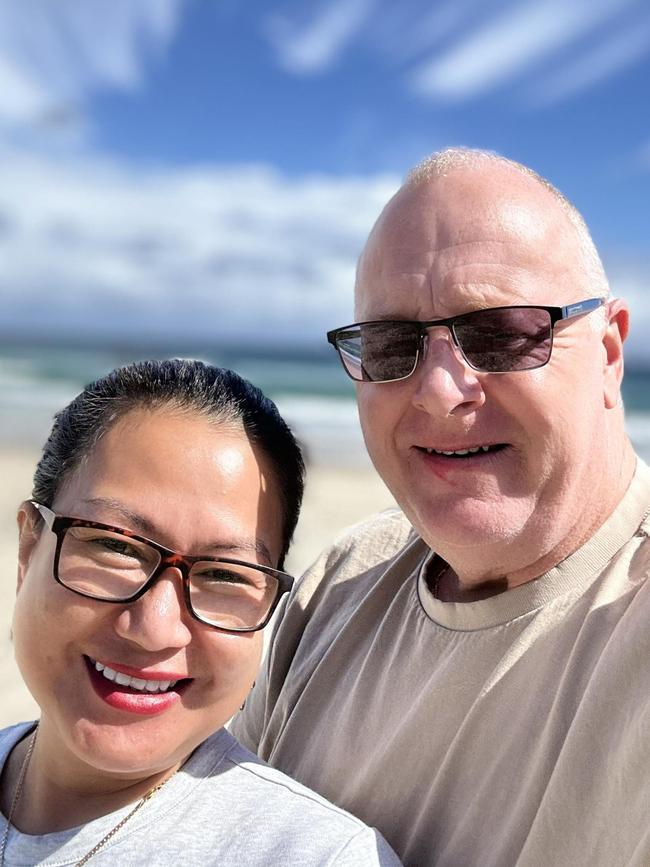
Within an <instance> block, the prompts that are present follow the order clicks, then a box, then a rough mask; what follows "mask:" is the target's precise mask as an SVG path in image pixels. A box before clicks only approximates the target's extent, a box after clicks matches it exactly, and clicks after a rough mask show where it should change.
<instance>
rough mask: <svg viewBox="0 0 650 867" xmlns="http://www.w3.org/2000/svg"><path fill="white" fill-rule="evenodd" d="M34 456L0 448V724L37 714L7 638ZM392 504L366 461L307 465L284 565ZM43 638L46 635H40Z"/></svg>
mask: <svg viewBox="0 0 650 867" xmlns="http://www.w3.org/2000/svg"><path fill="white" fill-rule="evenodd" d="M37 458H38V450H37V449H36V448H28V447H19V446H4V445H3V446H2V447H1V448H0V480H1V485H0V567H1V568H2V574H3V575H4V576H5V580H4V583H3V585H2V606H1V614H0V617H1V620H0V695H3V696H4V699H3V702H2V706H1V707H0V727H3V726H6V725H9V724H10V723H14V722H19V721H21V720H25V719H34V718H35V717H36V716H38V708H37V706H36V704H35V702H34V701H33V699H32V698H31V696H30V695H29V692H28V691H27V689H26V687H25V686H24V684H23V682H22V679H21V677H20V673H19V672H18V669H17V667H16V664H15V662H14V658H13V649H12V645H11V639H10V629H11V616H12V610H13V602H14V595H15V587H16V577H15V576H16V555H17V532H16V521H15V516H16V509H17V506H18V504H19V503H20V502H21V501H22V500H23V499H25V498H26V497H28V496H29V494H30V491H31V478H32V474H33V471H34V466H35V464H36V460H37ZM392 504H393V500H392V498H391V496H390V494H389V493H388V491H387V490H386V488H385V487H384V485H383V483H382V482H381V480H380V479H379V478H378V476H377V475H376V474H375V472H374V470H373V469H372V468H371V466H370V464H369V463H364V464H363V465H362V466H359V467H358V468H350V467H345V468H344V467H335V466H325V465H322V464H317V465H312V466H311V467H310V468H309V470H308V480H307V490H306V494H305V502H304V507H303V512H302V515H301V519H300V523H299V525H298V529H297V531H296V536H295V542H294V546H293V548H292V551H291V553H290V555H289V559H288V563H287V570H288V571H290V572H291V573H292V574H294V575H298V574H300V572H302V571H303V570H304V569H305V568H306V567H307V566H308V565H309V564H310V563H311V562H312V560H314V559H315V557H316V556H317V555H318V553H319V552H320V551H321V550H322V549H323V548H324V547H325V546H326V545H327V544H328V543H329V542H330V541H331V540H332V539H333V538H334V536H335V535H336V534H337V533H338V532H339V531H340V530H342V529H343V528H344V527H346V526H349V525H350V524H353V523H355V522H356V521H358V520H360V519H361V518H363V517H365V516H366V515H369V514H371V513H372V512H376V511H380V510H381V509H383V508H387V507H388V506H390V505H392ZM43 641H47V636H46V635H44V636H43Z"/></svg>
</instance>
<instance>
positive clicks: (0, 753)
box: [0, 720, 36, 768]
mask: <svg viewBox="0 0 650 867" xmlns="http://www.w3.org/2000/svg"><path fill="white" fill-rule="evenodd" d="M35 725H36V722H35V721H34V720H32V721H31V722H21V723H16V724H15V725H11V726H7V727H6V728H4V729H0V768H1V767H2V766H3V765H4V763H5V759H6V758H7V756H8V755H9V753H10V752H11V750H12V749H13V747H14V746H15V745H16V744H17V743H18V741H21V740H22V739H23V738H24V737H25V735H26V734H27V733H28V732H29V731H30V730H31V729H33V728H34V726H35Z"/></svg>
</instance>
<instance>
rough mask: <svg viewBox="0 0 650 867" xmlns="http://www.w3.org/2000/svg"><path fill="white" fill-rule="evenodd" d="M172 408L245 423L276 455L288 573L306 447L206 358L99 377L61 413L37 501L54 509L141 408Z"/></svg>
mask: <svg viewBox="0 0 650 867" xmlns="http://www.w3.org/2000/svg"><path fill="white" fill-rule="evenodd" d="M161 407H169V408H171V409H177V410H180V411H190V412H196V413H200V414H202V415H205V416H206V417H207V418H209V419H213V420H215V421H218V422H223V423H225V424H229V423H230V424H233V425H237V424H241V426H242V427H243V428H244V431H245V432H246V434H247V435H248V437H249V439H250V441H251V443H253V444H254V445H256V446H257V447H258V448H259V449H260V450H261V451H262V452H263V453H264V454H265V455H266V457H267V458H268V460H269V462H270V464H271V466H272V468H273V472H274V473H275V477H276V481H277V484H278V491H279V495H280V498H281V502H282V511H283V522H282V523H283V528H282V553H281V555H280V561H279V563H278V567H279V568H280V569H282V568H283V564H284V558H285V557H286V554H287V551H288V550H289V545H290V543H291V538H292V536H293V532H294V530H295V528H296V523H297V521H298V515H299V513H300V505H301V503H302V495H303V489H304V475H305V467H304V463H303V459H302V454H301V452H300V448H299V446H298V444H297V443H296V440H295V439H294V436H293V434H292V433H291V431H290V430H289V427H288V426H287V424H286V422H285V421H284V419H283V418H282V416H281V415H280V413H279V412H278V410H277V407H276V406H275V404H274V403H273V401H271V400H269V399H268V397H266V396H265V395H264V394H263V393H262V392H261V391H260V390H259V388H256V387H255V386H254V385H252V384H251V383H250V382H248V381H247V380H245V379H242V378H241V376H238V375H237V374H236V373H234V372H233V371H232V370H224V369H223V368H220V367H212V366H211V365H209V364H204V363H203V362H201V361H182V360H178V359H174V360H170V361H142V362H137V363H135V364H129V365H127V366H125V367H119V368H117V370H114V371H112V373H109V374H108V375H107V376H104V377H102V378H101V379H98V380H96V381H95V382H93V383H91V384H90V385H88V386H86V388H85V389H84V390H83V391H82V392H81V394H79V395H77V397H75V399H74V400H73V401H72V402H71V403H70V404H68V406H66V407H65V408H64V409H62V410H61V411H60V412H59V413H57V414H56V416H55V419H54V425H53V427H52V431H51V433H50V435H49V437H48V440H47V442H46V443H45V446H44V448H43V455H42V457H41V459H40V461H39V463H38V466H37V467H36V472H35V474H34V489H33V492H32V495H33V497H34V499H35V500H36V501H37V502H39V503H42V504H43V505H44V506H49V507H51V506H52V504H53V502H54V499H55V497H56V495H57V493H58V491H59V489H60V488H61V486H62V485H63V483H64V482H65V480H66V479H67V478H68V477H69V476H70V474H71V473H72V472H73V471H74V470H75V469H76V468H77V467H78V466H79V464H80V463H81V461H82V460H83V459H84V457H86V455H88V454H90V452H91V451H92V449H93V447H94V446H95V445H96V443H97V442H98V440H99V439H100V438H101V437H102V436H103V435H104V434H106V433H107V432H108V430H109V429H110V428H111V427H112V426H113V425H114V424H115V422H116V421H118V419H120V418H122V417H123V416H125V415H126V414H127V413H128V412H130V411H132V410H135V409H158V408H161Z"/></svg>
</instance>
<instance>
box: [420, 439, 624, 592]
mask: <svg viewBox="0 0 650 867" xmlns="http://www.w3.org/2000/svg"><path fill="white" fill-rule="evenodd" d="M635 466H636V455H635V454H634V451H633V450H632V447H631V445H630V444H629V442H627V441H626V444H625V447H624V448H623V449H622V454H621V457H620V461H618V463H617V465H616V466H615V467H614V468H613V470H614V472H612V473H605V474H603V476H604V477H605V478H609V479H610V482H609V484H602V482H601V484H600V485H599V484H598V483H597V482H596V481H595V482H594V487H595V488H597V489H598V490H599V497H598V498H594V499H596V500H597V505H598V507H597V508H594V509H593V510H592V511H591V512H590V513H585V512H581V513H580V515H578V516H576V518H575V520H574V521H573V522H571V521H566V522H564V527H563V532H562V534H561V537H560V538H559V539H556V540H553V541H552V543H551V544H547V545H544V544H543V543H544V541H545V540H544V539H541V540H539V541H540V542H541V544H539V545H538V547H537V548H536V549H534V550H533V551H532V552H531V551H530V548H529V549H528V555H529V556H528V557H524V556H521V554H520V552H518V550H517V548H518V544H517V540H513V541H512V542H511V543H508V544H506V545H505V546H501V547H503V548H504V550H499V551H497V550H495V551H492V550H487V549H486V548H483V549H481V550H478V549H470V550H469V551H468V550H467V549H464V550H461V551H454V550H449V551H445V550H444V546H436V545H435V544H434V545H432V546H431V547H432V548H433V549H434V550H435V551H436V552H437V553H438V555H439V556H438V557H436V558H434V561H433V562H432V566H431V574H430V576H428V578H427V583H428V584H429V587H430V589H431V590H432V592H433V593H434V595H435V596H437V597H438V598H439V599H441V600H442V601H443V602H477V601H479V600H481V599H487V598H489V597H491V596H496V595H498V594H500V593H504V592H506V591H507V590H512V589H513V588H515V587H519V586H520V585H522V584H526V583H527V582H529V581H533V580H535V579H537V578H540V577H541V576H542V575H544V574H545V573H547V572H548V571H549V570H550V569H552V568H553V567H554V566H557V565H558V563H561V562H562V561H563V560H565V559H566V558H567V557H569V556H570V555H571V554H573V553H574V552H575V551H577V550H578V549H579V548H581V547H582V546H583V545H584V544H585V543H586V542H587V541H588V540H589V539H591V538H592V536H593V535H594V534H595V533H596V532H597V531H598V529H599V528H600V527H601V526H602V525H603V524H604V523H605V521H606V520H607V519H608V518H609V516H610V515H611V514H612V513H613V512H614V510H615V509H616V508H617V506H618V505H619V503H620V502H621V500H622V499H623V497H624V496H625V493H626V491H627V489H628V487H629V484H630V482H631V480H632V477H633V475H634V471H635ZM612 477H614V478H615V482H614V481H611V479H612ZM554 520H556V517H555V516H553V515H549V516H548V523H549V526H552V525H553V521H554ZM550 537H551V540H552V534H550ZM436 564H438V565H436ZM441 564H442V565H441ZM431 575H432V577H431Z"/></svg>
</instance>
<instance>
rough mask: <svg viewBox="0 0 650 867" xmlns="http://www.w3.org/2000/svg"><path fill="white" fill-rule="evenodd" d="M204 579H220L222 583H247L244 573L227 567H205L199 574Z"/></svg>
mask: <svg viewBox="0 0 650 867" xmlns="http://www.w3.org/2000/svg"><path fill="white" fill-rule="evenodd" d="M197 577H198V578H201V579H203V580H204V581H218V582H219V583H221V584H246V583H247V582H246V580H245V579H244V578H243V576H242V575H238V574H237V573H236V572H228V571H227V570H226V569H205V570H201V571H200V572H199V573H198V574H197Z"/></svg>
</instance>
